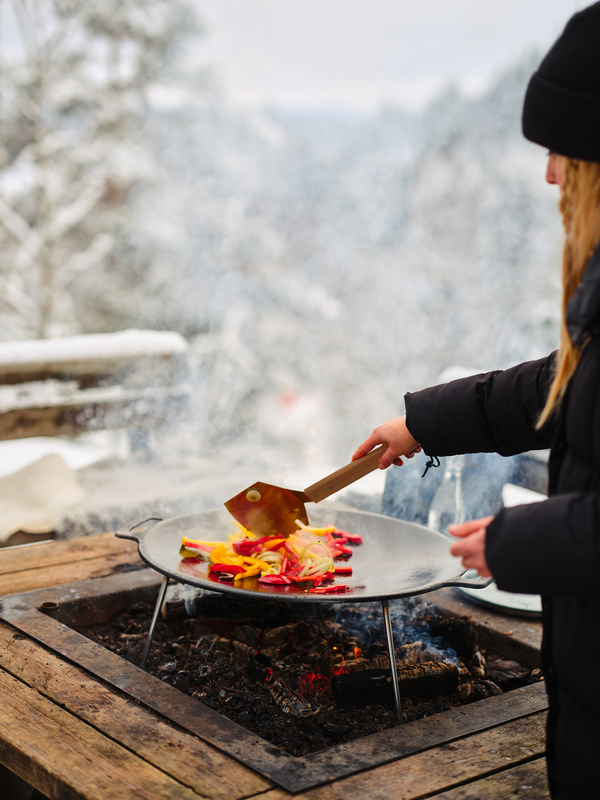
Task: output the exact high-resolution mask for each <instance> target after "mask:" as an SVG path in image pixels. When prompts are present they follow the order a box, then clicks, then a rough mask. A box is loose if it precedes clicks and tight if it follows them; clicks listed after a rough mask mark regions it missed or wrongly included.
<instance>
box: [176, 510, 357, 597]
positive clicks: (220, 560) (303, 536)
mask: <svg viewBox="0 0 600 800" xmlns="http://www.w3.org/2000/svg"><path fill="white" fill-rule="evenodd" d="M297 524H298V526H299V527H298V530H297V531H296V532H295V533H293V534H292V535H291V536H288V537H287V538H283V537H281V536H260V537H257V536H254V535H253V534H252V533H251V532H250V531H248V530H246V528H244V527H243V526H242V525H240V524H239V523H237V522H236V525H237V527H238V531H237V532H236V533H232V534H230V535H229V541H227V542H202V541H196V540H195V539H188V538H187V537H184V539H183V542H182V545H181V549H180V551H179V552H180V555H181V556H182V557H183V558H187V559H196V560H197V559H200V560H202V561H207V562H209V564H210V566H209V573H213V574H214V575H215V577H218V578H219V580H226V581H228V580H233V581H234V582H235V583H236V584H239V582H240V581H243V580H245V579H246V578H256V577H258V581H259V582H260V583H263V584H267V585H268V584H271V585H275V586H285V585H289V584H292V583H312V585H313V588H312V589H310V590H309V591H310V592H312V593H314V594H333V593H335V592H345V591H347V588H348V587H347V585H346V584H333V585H329V586H320V584H322V583H325V582H330V581H334V580H335V579H336V577H337V576H340V575H352V567H347V566H342V565H339V566H336V565H335V563H334V561H335V559H337V558H340V557H348V556H350V555H352V548H351V547H348V546H347V544H362V538H361V536H359V535H358V534H351V533H348V532H347V531H340V530H338V529H337V528H335V526H333V525H330V526H327V527H323V528H312V527H310V526H307V525H304V524H303V523H302V522H300V521H298V522H297Z"/></svg>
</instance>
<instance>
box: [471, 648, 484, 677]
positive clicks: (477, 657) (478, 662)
mask: <svg viewBox="0 0 600 800" xmlns="http://www.w3.org/2000/svg"><path fill="white" fill-rule="evenodd" d="M470 666H471V675H472V676H473V677H474V678H484V677H485V657H484V655H483V653H482V652H481V651H480V650H476V651H475V654H474V656H473V658H472V659H471V663H470Z"/></svg>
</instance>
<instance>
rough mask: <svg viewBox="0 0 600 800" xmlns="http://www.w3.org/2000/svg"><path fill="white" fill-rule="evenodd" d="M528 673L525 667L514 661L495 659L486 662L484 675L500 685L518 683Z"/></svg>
mask: <svg viewBox="0 0 600 800" xmlns="http://www.w3.org/2000/svg"><path fill="white" fill-rule="evenodd" d="M528 674H529V669H528V668H527V667H522V666H521V664H517V662H516V661H504V660H501V659H497V660H495V661H490V662H488V664H487V669H486V675H487V677H488V678H489V679H490V680H492V681H494V683H497V684H499V685H500V686H505V685H507V684H509V685H511V684H512V685H515V684H520V682H521V681H522V679H523V678H525V677H526V676H527V675H528Z"/></svg>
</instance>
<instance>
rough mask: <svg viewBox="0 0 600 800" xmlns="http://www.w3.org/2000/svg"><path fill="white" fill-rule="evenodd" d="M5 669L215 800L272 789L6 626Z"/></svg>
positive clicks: (1, 627)
mask: <svg viewBox="0 0 600 800" xmlns="http://www.w3.org/2000/svg"><path fill="white" fill-rule="evenodd" d="M0 666H1V667H2V669H4V670H6V671H7V672H10V673H11V674H12V675H15V676H18V678H19V679H20V680H21V681H23V682H24V683H27V684H28V685H29V686H31V687H32V688H33V689H36V690H37V691H38V692H40V693H41V694H43V695H44V696H46V697H47V698H49V699H50V700H52V701H53V702H55V703H57V704H59V705H61V706H62V707H64V708H66V709H67V710H68V711H70V712H71V713H72V714H75V715H76V716H77V717H79V718H80V719H81V720H84V721H85V722H86V723H88V724H90V725H92V726H93V727H94V728H96V729H97V730H100V731H102V732H103V733H104V734H105V735H106V736H109V737H110V738H112V739H114V740H115V741H117V742H119V743H120V744H122V745H123V746H125V747H127V748H129V749H131V750H132V751H134V752H136V753H137V755H139V756H141V757H142V758H144V759H145V760H146V761H148V762H149V763H150V764H153V765H154V766H155V767H158V768H159V769H161V770H162V771H163V772H165V773H167V774H168V775H172V776H173V777H175V778H177V779H178V780H180V781H181V782H182V783H184V784H185V785H186V786H190V787H191V788H193V789H194V790H195V791H196V792H198V793H200V794H202V795H203V796H205V797H208V798H211V800H237V798H241V797H245V796H247V795H248V794H254V793H256V792H259V791H264V790H266V789H268V788H270V787H271V786H272V784H270V783H269V782H268V781H266V780H265V779H264V778H261V777H259V776H258V775H256V773H254V772H252V771H251V770H249V769H248V768H246V767H243V766H242V765H241V764H238V763H237V762H236V761H233V760H232V759H230V758H227V757H226V756H225V755H223V754H222V753H220V752H219V751H217V750H215V749H214V748H212V747H210V746H209V745H207V744H206V743H204V742H202V741H201V740H199V739H197V738H196V737H194V736H191V735H190V734H188V733H185V732H183V731H181V730H180V729H179V728H177V727H175V726H173V725H170V724H168V723H167V722H165V721H164V720H163V719H161V718H160V717H159V715H158V714H154V713H153V712H151V711H149V710H148V709H146V708H144V707H142V706H139V705H137V704H136V703H135V702H133V701H132V700H130V699H128V698H126V697H123V696H121V695H120V694H118V693H117V692H116V691H115V690H114V689H112V688H111V687H110V686H108V685H106V684H104V683H102V682H100V681H99V680H97V679H94V678H93V677H92V676H90V675H89V674H88V673H86V672H84V671H83V670H81V669H79V668H77V667H75V666H73V665H72V664H70V663H68V662H66V661H63V660H62V659H61V658H60V657H58V656H56V655H54V654H53V653H51V652H49V651H47V650H46V649H45V648H44V647H42V646H41V645H39V644H37V643H36V642H34V641H33V640H31V639H28V638H25V637H23V636H22V634H19V633H18V632H16V631H15V630H14V629H13V628H11V627H10V626H9V625H6V624H5V623H2V622H0Z"/></svg>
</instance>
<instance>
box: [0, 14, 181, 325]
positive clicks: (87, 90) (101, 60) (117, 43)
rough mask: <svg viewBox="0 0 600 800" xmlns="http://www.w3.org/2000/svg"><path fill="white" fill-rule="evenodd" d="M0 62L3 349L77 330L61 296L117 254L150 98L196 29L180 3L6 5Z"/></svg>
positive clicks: (146, 155) (139, 171)
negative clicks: (5, 42)
mask: <svg viewBox="0 0 600 800" xmlns="http://www.w3.org/2000/svg"><path fill="white" fill-rule="evenodd" d="M10 10H12V13H13V17H14V22H15V23H16V27H15V30H18V31H19V35H18V37H16V38H18V40H19V41H14V42H12V43H11V47H5V48H4V50H5V52H4V53H3V54H2V55H1V59H0V258H1V261H0V311H1V312H2V313H1V315H0V318H1V319H2V320H3V322H2V326H1V328H0V338H3V339H10V338H27V337H31V336H33V337H48V336H51V335H56V334H61V333H65V332H74V329H75V330H76V325H75V316H74V314H73V309H72V308H71V293H70V291H69V287H70V284H71V282H72V281H73V279H74V278H75V277H76V276H77V275H79V274H81V273H82V272H84V271H86V270H90V269H92V268H94V267H96V266H97V265H99V264H100V263H101V262H102V261H103V260H104V259H107V258H109V257H110V256H111V254H112V253H113V252H114V250H115V247H116V246H117V244H118V241H119V233H120V230H121V226H122V222H123V218H124V206H125V203H126V200H127V198H128V196H129V193H130V191H131V189H132V187H133V186H134V185H135V184H136V182H137V181H139V180H140V179H141V178H144V177H146V178H147V177H148V175H149V174H150V173H151V171H152V163H153V162H152V155H151V153H150V152H149V150H148V148H147V147H146V146H145V144H144V143H143V140H142V138H141V137H140V127H141V124H142V118H143V113H144V109H145V102H146V95H147V92H148V89H149V87H151V86H152V84H153V82H155V81H156V80H157V78H158V77H159V75H160V72H161V69H164V67H165V65H166V64H168V63H169V62H170V60H171V59H172V55H173V51H174V50H175V49H176V48H177V46H178V43H179V42H180V41H181V39H182V37H183V36H184V35H185V34H187V33H189V32H190V31H191V30H193V29H194V19H195V18H194V16H193V15H192V13H191V12H190V11H189V10H188V8H187V6H186V5H185V3H184V2H183V0H46V2H44V3H37V2H34V0H13V3H12V6H10V8H7V7H6V4H5V5H4V7H3V11H4V13H5V15H6V14H8V11H10Z"/></svg>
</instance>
